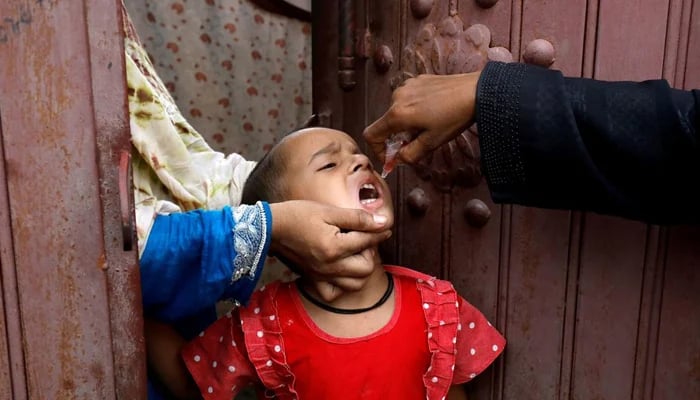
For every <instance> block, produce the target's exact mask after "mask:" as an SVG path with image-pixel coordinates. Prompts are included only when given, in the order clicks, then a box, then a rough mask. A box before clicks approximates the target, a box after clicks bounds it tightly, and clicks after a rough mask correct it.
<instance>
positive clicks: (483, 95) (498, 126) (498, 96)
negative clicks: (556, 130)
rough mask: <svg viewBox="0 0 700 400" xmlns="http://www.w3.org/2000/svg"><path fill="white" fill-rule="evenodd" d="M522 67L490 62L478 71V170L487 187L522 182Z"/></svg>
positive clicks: (523, 176) (523, 175) (523, 170)
mask: <svg viewBox="0 0 700 400" xmlns="http://www.w3.org/2000/svg"><path fill="white" fill-rule="evenodd" d="M525 72H526V66H524V65H523V64H517V63H514V64H504V63H499V62H489V63H488V64H486V67H485V68H484V70H483V71H482V72H481V77H480V78H479V83H478V86H477V92H476V99H477V101H476V124H477V126H478V129H479V146H480V149H481V169H482V171H483V173H484V176H486V180H487V181H488V183H489V186H490V187H492V185H512V184H518V183H522V182H524V181H525V167H524V165H523V160H522V157H521V154H520V137H519V131H518V128H519V119H520V86H521V85H522V82H523V78H524V76H525Z"/></svg>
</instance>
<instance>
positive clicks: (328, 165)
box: [318, 163, 336, 171]
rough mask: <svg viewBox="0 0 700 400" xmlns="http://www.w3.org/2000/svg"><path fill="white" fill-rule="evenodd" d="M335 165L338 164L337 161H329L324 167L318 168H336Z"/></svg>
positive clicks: (320, 169) (321, 169)
mask: <svg viewBox="0 0 700 400" xmlns="http://www.w3.org/2000/svg"><path fill="white" fill-rule="evenodd" d="M335 166H336V164H335V163H328V164H326V165H324V166H323V167H321V168H319V169H318V170H319V171H323V170H324V169H331V168H334V167H335Z"/></svg>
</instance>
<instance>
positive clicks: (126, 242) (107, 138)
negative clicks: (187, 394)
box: [0, 0, 145, 400]
mask: <svg viewBox="0 0 700 400" xmlns="http://www.w3.org/2000/svg"><path fill="white" fill-rule="evenodd" d="M120 3H121V2H120V0H94V1H49V0H31V1H29V0H4V1H2V2H0V134H1V138H2V140H1V141H0V154H2V162H0V177H1V179H0V251H1V253H0V263H1V269H0V273H1V277H2V279H1V282H2V286H1V287H0V293H1V294H2V295H1V296H0V304H2V307H3V311H4V312H3V313H0V398H2V399H16V400H22V399H116V398H121V399H138V398H145V361H144V351H143V339H142V330H141V328H142V323H141V311H140V303H141V302H140V290H139V285H138V269H137V261H136V249H135V244H134V245H133V246H132V245H131V244H130V241H131V239H132V236H133V234H132V233H131V230H130V226H129V224H130V221H131V217H130V215H131V214H132V211H133V210H131V209H130V207H131V205H130V204H129V201H130V199H131V196H130V193H128V192H129V190H128V189H129V179H130V176H129V171H128V165H129V162H128V154H129V151H130V142H129V130H128V129H129V128H128V127H129V125H128V121H129V120H128V113H127V104H126V84H125V75H124V50H123V31H122V28H121V14H120V8H119V5H120ZM120 165H121V170H120ZM120 177H121V179H120ZM120 196H121V197H122V198H124V199H125V202H121V201H120Z"/></svg>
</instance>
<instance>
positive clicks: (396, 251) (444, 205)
mask: <svg viewBox="0 0 700 400" xmlns="http://www.w3.org/2000/svg"><path fill="white" fill-rule="evenodd" d="M313 7H314V29H313V34H314V46H313V55H314V62H313V71H314V111H315V112H316V113H318V114H319V115H320V122H321V123H323V124H326V125H330V126H333V127H336V128H340V129H343V130H346V131H347V132H349V133H350V134H352V135H353V136H355V138H356V139H358V142H361V132H362V130H363V129H364V127H365V126H366V125H367V124H368V123H369V122H371V121H373V120H374V119H376V118H377V117H379V116H380V115H381V114H382V113H383V112H384V111H385V110H386V108H387V107H388V105H389V101H390V97H391V91H392V87H395V86H396V85H397V84H398V83H400V82H401V81H402V80H403V79H405V78H406V76H409V74H416V73H421V72H432V73H440V74H444V73H455V72H461V70H460V68H461V69H462V70H463V69H465V68H467V69H468V68H471V67H473V66H475V65H476V66H478V65H483V63H484V62H485V61H486V59H496V60H508V59H509V57H510V58H511V59H513V60H519V61H526V62H531V63H537V64H541V65H544V66H548V65H550V64H551V67H552V68H556V69H560V70H562V71H563V72H564V73H565V74H566V75H569V76H584V77H593V78H598V79H632V80H641V79H649V78H661V77H663V78H665V79H667V80H669V82H670V83H671V84H672V85H673V86H675V87H679V88H699V87H700V4H699V3H698V2H696V1H694V0H664V1H657V0H643V1H637V2H635V3H634V6H631V4H630V2H629V1H625V0H611V1H605V2H603V1H600V0H571V1H566V2H563V1H548V0H462V1H456V0H434V1H433V0H402V1H387V2H385V1H378V0H377V1H375V0H357V1H350V0H347V1H340V2H325V1H321V0H319V1H315V2H314V5H313ZM348 7H349V8H351V9H352V10H354V15H355V18H354V19H353V20H351V21H349V20H348V18H351V17H352V13H348V11H347V8H348ZM452 16H457V17H459V19H460V20H461V23H462V24H463V25H459V24H458V23H455V20H454V19H453V18H451V17H452ZM351 19H352V18H351ZM338 21H341V22H340V23H339V22H338ZM353 22H354V24H353ZM430 24H433V25H432V27H429V28H426V27H428V25H430ZM352 26H355V27H356V28H355V29H354V30H352V28H351V27H352ZM348 29H350V30H352V32H348ZM463 38H464V40H462V39H463ZM348 40H351V41H352V40H354V43H352V46H354V47H353V51H351V52H348V51H347V49H346V51H344V52H340V51H339V50H338V49H339V48H342V46H343V45H346V46H347V42H348ZM460 40H461V42H460V43H457V42H458V41H460ZM434 43H437V45H436V46H435V47H431V46H433V44H434ZM465 43H467V44H468V46H465ZM460 46H461V47H460ZM418 50H420V51H423V54H430V56H429V57H423V58H421V57H419V56H417V55H416V54H417V53H418V52H419V51H418ZM343 57H344V58H343ZM353 82H354V84H353ZM436 101H439V99H436ZM471 135H473V133H470V132H465V133H464V134H463V135H462V138H461V139H460V141H459V142H458V143H456V142H453V143H452V144H449V145H448V146H446V147H444V148H443V149H440V150H438V151H437V152H436V153H435V155H434V156H433V158H432V159H431V160H429V161H428V162H426V163H425V164H424V165H422V166H420V167H419V168H416V169H412V168H401V169H399V171H398V173H395V174H393V175H392V176H390V178H389V182H390V184H391V186H392V188H393V190H394V199H395V201H396V212H397V225H396V226H395V234H394V236H393V237H392V239H391V242H390V243H387V244H386V245H385V246H384V248H383V254H384V256H385V261H388V262H397V263H399V264H404V265H407V266H410V267H414V268H417V269H420V270H423V271H426V272H428V273H432V274H436V275H440V276H442V277H446V278H448V279H450V280H451V281H452V282H453V283H454V284H455V286H456V287H457V288H458V289H459V290H460V292H461V293H462V294H463V295H464V296H465V297H466V298H467V299H468V300H470V301H471V302H472V303H473V304H475V305H476V306H477V307H478V308H480V309H481V310H482V311H483V312H484V313H485V314H486V315H487V317H488V318H489V319H491V320H492V321H494V322H495V323H496V325H497V326H498V327H499V328H500V330H501V331H502V332H503V333H504V334H505V335H506V337H507V339H508V340H509V344H508V347H507V349H506V352H505V354H504V357H502V358H501V360H499V361H498V362H497V363H496V365H495V366H494V367H493V368H491V369H490V370H489V371H487V373H486V374H484V375H483V376H480V377H479V378H477V379H476V380H475V382H474V383H472V384H470V385H469V392H470V395H471V397H470V399H472V398H473V399H601V400H603V399H609V400H613V399H614V400H617V399H621V398H629V399H675V398H678V399H681V398H682V399H691V398H693V399H694V398H700V356H699V355H700V228H697V227H680V228H665V227H658V226H649V225H644V224H641V223H637V222H631V221H626V220H622V219H619V218H612V217H604V216H600V215H596V214H589V213H581V212H566V211H547V210H541V209H535V208H526V207H519V206H509V205H504V206H499V205H495V204H493V203H492V202H491V200H490V198H489V194H488V190H487V187H486V184H485V182H483V180H482V179H481V177H480V176H479V175H478V173H475V172H474V169H473V168H472V167H471V165H473V159H474V158H475V157H478V152H475V151H474V149H473V146H472V145H473V142H472V136H471ZM460 165H461V166H466V167H465V168H463V169H461V170H460V169H458V167H459V166H460ZM649 189H650V190H654V183H653V182H650V183H649Z"/></svg>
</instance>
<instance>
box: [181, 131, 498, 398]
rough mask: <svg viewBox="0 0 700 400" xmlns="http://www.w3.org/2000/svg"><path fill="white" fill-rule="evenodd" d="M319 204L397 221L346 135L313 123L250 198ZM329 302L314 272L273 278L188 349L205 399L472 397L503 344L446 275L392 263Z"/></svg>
mask: <svg viewBox="0 0 700 400" xmlns="http://www.w3.org/2000/svg"><path fill="white" fill-rule="evenodd" d="M293 199H306V200H316V201H320V202H323V203H328V204H331V205H335V206H340V207H346V208H364V209H366V210H368V211H370V212H372V213H375V214H380V215H385V216H386V217H387V218H388V219H389V220H390V221H391V222H392V223H393V208H392V202H391V197H390V193H389V188H388V186H387V184H386V182H385V181H384V180H383V179H381V177H380V176H379V174H378V173H377V172H375V171H374V170H373V168H372V165H371V164H370V161H369V159H368V158H367V157H366V156H365V155H364V154H362V153H361V152H360V150H359V149H358V146H357V144H356V143H355V141H354V140H353V139H352V138H351V137H350V136H348V135H346V134H345V133H343V132H339V131H335V130H331V129H325V128H310V129H305V130H301V131H297V132H295V133H293V134H291V135H289V136H287V137H285V138H284V139H283V140H282V141H280V143H279V144H278V145H277V146H275V147H274V148H273V149H272V150H271V151H270V152H269V153H268V154H267V155H266V156H265V158H263V160H261V161H260V163H259V164H258V166H257V167H256V168H255V169H254V170H253V172H252V173H251V175H250V177H249V178H248V181H247V182H246V184H245V187H244V190H243V201H244V202H245V203H248V204H252V203H254V202H255V201H259V200H264V201H269V202H279V201H283V200H293ZM358 257H363V258H364V260H365V261H366V262H367V263H368V265H371V266H372V267H373V268H374V270H373V272H372V274H371V275H370V276H369V277H368V278H367V280H366V283H365V284H364V286H363V287H362V288H361V289H360V290H359V291H356V292H346V293H342V294H341V295H340V296H339V297H338V298H337V299H336V300H334V301H333V302H331V303H324V302H322V301H321V300H319V299H320V297H319V295H318V294H317V293H316V292H315V291H314V289H313V285H311V284H310V282H312V281H313V279H314V277H313V276H302V277H300V278H299V279H298V280H297V281H296V282H288V283H282V282H275V283H272V284H270V285H268V286H267V287H262V288H261V289H260V290H259V291H258V292H256V293H255V294H254V295H253V297H252V298H251V300H250V303H249V305H248V306H247V307H245V308H237V309H235V310H234V311H233V312H232V313H229V314H227V315H226V316H225V317H222V318H221V319H220V320H218V321H217V322H216V323H214V324H213V325H212V326H210V327H209V328H208V329H207V330H206V331H204V332H202V333H201V334H200V335H199V337H197V338H195V339H194V340H193V341H192V342H190V343H188V344H187V345H186V346H185V347H184V349H183V350H182V353H181V354H182V357H183V359H184V362H185V364H186V366H187V368H188V369H189V372H190V374H191V375H192V377H193V378H194V380H195V381H196V383H197V385H198V387H199V390H200V392H201V394H202V396H203V397H204V398H205V399H231V398H233V397H234V396H235V394H236V393H237V392H238V391H239V390H240V389H241V388H243V387H244V386H246V385H248V384H255V385H256V386H258V387H260V388H261V389H264V391H265V395H267V396H273V395H274V396H275V398H279V399H297V398H298V399H305V400H306V399H312V400H317V399H333V400H341V399H382V400H391V399H402V400H405V399H425V398H426V397H427V398H428V399H438V400H439V399H444V398H449V399H465V398H466V394H465V393H464V391H463V389H462V388H461V386H458V385H459V384H462V383H464V382H467V381H469V380H471V379H472V378H474V377H475V376H476V375H477V374H479V373H480V372H482V371H483V370H484V369H485V368H486V367H488V366H489V365H490V364H491V363H492V362H493V360H494V359H495V358H496V357H497V356H498V355H499V354H500V353H501V352H502V351H503V346H504V345H505V340H504V339H503V337H502V336H501V335H500V334H499V333H498V332H497V331H496V329H494V328H493V327H492V326H491V324H490V323H489V322H488V321H487V320H486V319H485V318H484V316H483V315H482V314H481V313H480V312H479V311H478V310H477V309H475V308H474V307H472V306H471V305H470V304H469V303H467V301H466V300H464V299H463V298H462V297H460V296H459V295H458V294H457V292H456V291H455V289H454V288H453V286H452V285H451V284H450V283H449V282H446V281H443V280H439V279H435V278H433V277H430V276H427V275H424V274H421V273H419V272H416V271H413V270H409V269H406V268H402V267H396V266H383V265H382V263H381V261H380V259H379V256H378V253H377V249H376V248H374V249H370V250H366V251H364V252H363V253H361V254H360V255H358Z"/></svg>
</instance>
